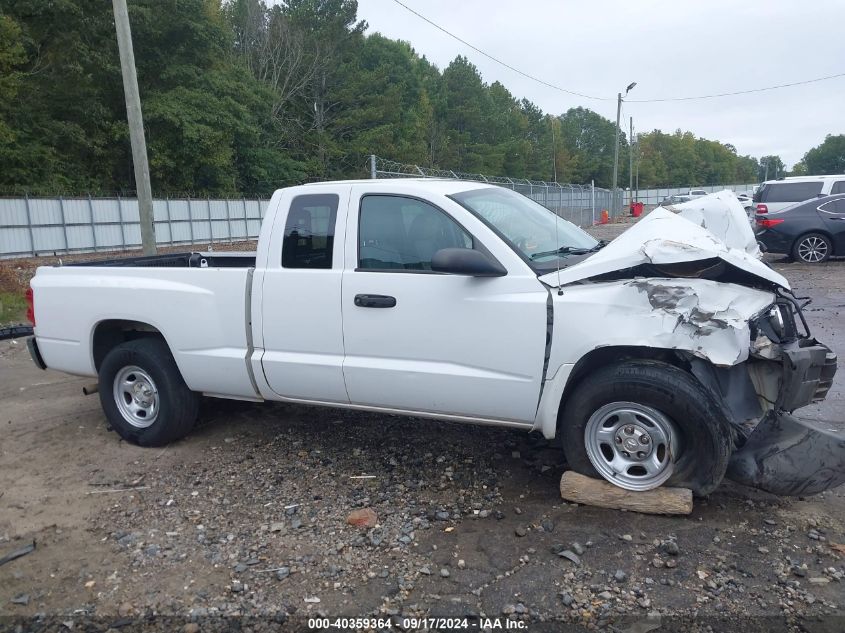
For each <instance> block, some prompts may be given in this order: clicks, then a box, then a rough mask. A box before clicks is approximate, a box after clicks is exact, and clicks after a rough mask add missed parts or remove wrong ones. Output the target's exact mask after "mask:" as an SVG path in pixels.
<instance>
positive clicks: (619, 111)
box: [610, 92, 622, 215]
mask: <svg viewBox="0 0 845 633" xmlns="http://www.w3.org/2000/svg"><path fill="white" fill-rule="evenodd" d="M621 114H622V93H621V92H619V93H617V94H616V142H615V143H614V144H613V187H611V191H612V192H613V198H612V204H613V206H614V208H613V209H611V210H610V212H611V213H613V214H614V215H615V214H616V212H617V209H616V208H615V207H616V184H617V182H618V179H619V117H620V116H621Z"/></svg>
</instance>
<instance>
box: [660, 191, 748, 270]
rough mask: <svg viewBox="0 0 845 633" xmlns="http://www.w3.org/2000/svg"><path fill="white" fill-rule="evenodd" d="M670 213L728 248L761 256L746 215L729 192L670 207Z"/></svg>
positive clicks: (734, 195) (721, 192) (717, 193)
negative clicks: (717, 239) (703, 231)
mask: <svg viewBox="0 0 845 633" xmlns="http://www.w3.org/2000/svg"><path fill="white" fill-rule="evenodd" d="M672 210H674V211H677V213H678V215H679V216H681V217H682V218H684V219H686V220H689V221H690V222H692V223H694V224H697V225H699V226H700V227H702V228H705V229H707V230H708V231H710V232H711V233H712V234H713V235H715V236H716V237H718V238H719V240H721V241H722V242H724V244H725V245H726V246H727V247H728V248H737V249H739V250H743V251H745V252H746V253H748V254H749V255H753V256H754V257H756V258H758V259H759V258H760V257H761V256H762V253H761V252H760V246H759V245H758V244H757V237H756V236H755V235H754V231H753V230H752V229H751V224H750V223H749V221H748V215H747V214H746V213H745V209H743V208H742V205H741V204H740V203H739V200H738V199H737V197H736V194H735V193H734V192H733V191H731V190H730V189H724V190H722V191H717V192H716V193H711V194H709V195H706V196H703V197H701V198H696V199H695V200H690V201H689V202H682V203H681V204H676V205H672Z"/></svg>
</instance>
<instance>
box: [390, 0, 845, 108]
mask: <svg viewBox="0 0 845 633" xmlns="http://www.w3.org/2000/svg"><path fill="white" fill-rule="evenodd" d="M393 2H395V3H396V4H398V5H399V6H400V7H403V8H404V9H406V10H408V11H410V12H411V13H413V14H414V15H415V16H417V17H418V18H420V19H421V20H423V21H425V22H427V23H428V24H430V25H431V26H433V27H434V28H436V29H437V30H439V31H442V32H443V33H445V34H446V35H448V36H449V37H451V38H453V39H455V40H457V41H459V42H460V43H461V44H463V45H465V46H468V47H469V48H471V49H472V50H474V51H476V52H477V53H480V54H481V55H484V57H487V58H488V59H491V60H492V61H494V62H496V63H497V64H499V65H500V66H504V67H505V68H507V69H508V70H512V71H513V72H515V73H517V74H519V75H522V76H523V77H525V78H527V79H530V80H531V81H536V82H537V83H539V84H541V85H543V86H546V87H548V88H553V89H554V90H559V91H560V92H565V93H566V94H570V95H575V96H576V97H582V98H584V99H593V100H595V101H613V98H612V97H597V96H595V95H588V94H584V93H583V92H576V91H574V90H568V89H566V88H561V87H560V86H557V85H555V84H553V83H551V82H548V81H546V80H544V79H540V78H539V77H535V76H534V75H531V74H529V73H527V72H524V71H522V70H520V69H519V68H515V67H514V66H511V65H510V64H508V63H507V62H504V61H502V60H501V59H499V58H498V57H494V56H493V55H491V54H490V53H487V52H485V51H483V50H481V49H480V48H478V47H477V46H475V45H474V44H470V43H469V42H467V41H466V40H465V39H463V38H461V37H459V36H457V35H455V34H454V33H452V32H451V31H448V30H446V29H445V28H443V27H442V26H440V25H439V24H437V23H436V22H433V21H432V20H429V19H428V18H427V17H425V16H424V15H422V14H421V13H418V12H417V11H415V10H414V9H412V8H411V7H409V6H408V5H407V4H405V3H404V2H401V1H400V0H393ZM839 77H845V72H843V73H837V74H835V75H826V76H825V77H816V78H815V79H806V80H804V81H793V82H791V83H786V84H777V85H775V86H766V87H764V88H751V89H748V90H736V91H734V92H720V93H716V94H708V95H695V96H690V97H662V98H659V99H626V100H625V101H627V102H628V103H661V102H667V101H697V100H701V99H716V98H718V97H733V96H736V95H744V94H751V93H755V92H766V91H767V90H778V89H780V88H790V87H792V86H803V85H806V84H812V83H816V82H819V81H827V80H829V79H837V78H839Z"/></svg>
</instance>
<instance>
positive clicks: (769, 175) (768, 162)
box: [759, 155, 786, 181]
mask: <svg viewBox="0 0 845 633" xmlns="http://www.w3.org/2000/svg"><path fill="white" fill-rule="evenodd" d="M785 175H786V165H784V163H783V160H781V157H780V156H774V155H772V156H763V157H762V158H760V175H759V179H760V180H761V181H762V180H774V179H775V178H782V177H783V176H785Z"/></svg>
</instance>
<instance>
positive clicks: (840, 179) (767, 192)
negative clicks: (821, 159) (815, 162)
mask: <svg viewBox="0 0 845 633" xmlns="http://www.w3.org/2000/svg"><path fill="white" fill-rule="evenodd" d="M833 193H845V174H837V175H833V176H792V177H789V178H780V179H778V180H767V181H766V182H764V183H763V184H762V185H760V188H759V189H758V190H757V191H756V192H755V193H754V203H755V207H754V211H755V212H756V213H775V212H777V211H783V210H784V209H786V208H787V207H791V206H792V205H794V204H797V203H798V202H804V201H805V200H809V199H810V198H816V197H819V196H828V195H830V194H833Z"/></svg>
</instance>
